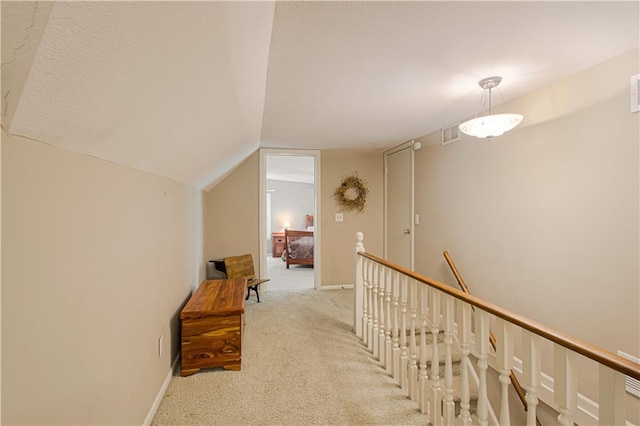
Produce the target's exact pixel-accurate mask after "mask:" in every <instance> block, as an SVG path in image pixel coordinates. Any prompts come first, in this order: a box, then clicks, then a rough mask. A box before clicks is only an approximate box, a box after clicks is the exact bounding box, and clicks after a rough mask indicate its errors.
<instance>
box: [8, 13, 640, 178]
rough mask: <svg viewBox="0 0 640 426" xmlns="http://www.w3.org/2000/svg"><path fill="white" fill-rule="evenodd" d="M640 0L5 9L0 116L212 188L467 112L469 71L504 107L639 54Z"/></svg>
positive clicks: (12, 127)
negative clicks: (282, 160)
mask: <svg viewBox="0 0 640 426" xmlns="http://www.w3.org/2000/svg"><path fill="white" fill-rule="evenodd" d="M639 4H640V3H639V2H638V1H631V2H618V1H604V2H591V1H588V2H572V1H571V2H562V1H559V2H499V1H498V2H457V1H441V2H426V1H425V2H332V1H325V2H276V3H274V2H241V1H235V2H217V1H201V2H178V1H176V2H144V1H139V2H55V3H33V2H7V1H3V2H2V101H3V105H2V126H3V127H4V128H5V130H7V131H8V132H9V133H12V134H17V135H21V136H25V137H28V138H32V139H36V140H39V141H42V142H45V143H50V144H55V145H58V146H61V147H64V148H68V149H71V150H74V151H78V152H82V153H86V154H88V155H92V156H95V157H99V158H102V159H105V160H108V161H112V162H115V163H118V164H122V165H125V166H129V167H133V168H137V169H141V170H145V171H148V172H151V173H155V174H158V175H161V176H166V177H169V178H171V179H174V180H177V181H179V182H183V183H186V184H189V185H193V186H196V187H199V188H208V187H211V186H212V185H214V184H215V183H216V182H217V181H219V179H221V178H222V177H223V176H225V175H226V174H227V173H228V172H229V171H230V170H232V169H233V168H234V167H235V166H236V165H238V164H239V163H240V162H241V161H242V160H243V159H245V158H246V157H247V156H248V155H249V154H250V153H251V152H253V151H254V150H255V149H257V148H258V147H271V148H296V149H329V148H351V149H362V150H380V149H384V148H388V147H391V146H394V145H397V144H399V143H401V142H404V141H406V140H409V139H412V138H415V137H419V136H421V135H424V134H427V133H429V132H431V131H434V130H437V129H439V128H441V127H444V126H447V125H449V124H451V123H454V122H456V121H459V120H461V119H463V118H466V117H469V116H471V115H473V114H474V113H476V112H477V109H478V106H479V99H480V94H481V90H480V88H479V87H478V86H477V81H478V80H480V79H481V78H484V77H487V76H490V75H501V76H502V77H503V83H502V85H501V86H500V91H501V93H502V95H503V97H504V99H505V100H509V99H512V98H514V97H518V96H521V95H523V94H525V93H527V92H529V91H532V90H534V89H537V88H540V87H543V86H545V85H547V84H549V83H551V82H553V81H556V80H558V79H561V78H564V77H567V76H569V75H571V74H573V73H576V72H578V71H580V70H583V69H585V68H588V67H590V66H592V65H595V64H597V63H600V62H602V61H604V60H606V59H609V58H611V57H613V56H616V55H618V54H621V53H624V52H626V51H629V50H631V49H634V48H637V47H638V45H639V39H640V36H639V27H640V23H639V22H640V14H639ZM585 90H588V88H585ZM525 119H526V118H525Z"/></svg>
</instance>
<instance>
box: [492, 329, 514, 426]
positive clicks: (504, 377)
mask: <svg viewBox="0 0 640 426" xmlns="http://www.w3.org/2000/svg"><path fill="white" fill-rule="evenodd" d="M496 326H497V328H496V333H495V337H496V363H497V366H498V373H500V383H501V384H502V393H501V395H502V396H501V399H500V425H501V426H507V425H510V424H511V419H510V417H509V383H511V380H510V379H509V374H510V373H511V367H512V365H513V327H512V326H511V324H510V323H508V322H506V321H504V320H502V319H501V318H498V319H497V320H496Z"/></svg>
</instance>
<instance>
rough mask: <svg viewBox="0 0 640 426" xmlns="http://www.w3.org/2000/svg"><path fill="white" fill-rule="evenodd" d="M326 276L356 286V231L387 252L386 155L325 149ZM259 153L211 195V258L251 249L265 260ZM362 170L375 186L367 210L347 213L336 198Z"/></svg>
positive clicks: (374, 248) (328, 283) (207, 203)
mask: <svg viewBox="0 0 640 426" xmlns="http://www.w3.org/2000/svg"><path fill="white" fill-rule="evenodd" d="M321 159H322V160H321V185H320V187H321V194H320V197H321V202H320V207H321V213H320V216H321V221H322V222H321V226H320V232H321V233H322V234H321V256H322V263H321V265H322V266H321V267H322V270H321V280H322V282H321V283H320V286H331V285H342V284H353V246H354V245H355V233H356V232H357V231H363V232H364V233H365V247H366V248H367V249H369V250H372V251H373V252H375V253H380V254H381V253H382V200H383V195H382V188H383V185H382V172H383V165H382V161H383V160H382V153H375V152H360V151H348V150H333V151H332V150H329V151H322V152H321ZM259 160H260V155H259V152H258V151H256V152H255V153H254V154H252V155H251V156H250V157H249V158H248V159H247V160H246V161H245V162H244V163H242V164H241V165H240V166H239V167H238V168H237V169H235V170H234V171H233V172H232V173H231V174H229V176H227V177H226V178H225V179H224V180H223V181H222V182H220V183H219V184H218V185H217V186H215V187H214V188H213V189H211V190H210V191H209V192H207V193H206V194H205V211H206V213H205V217H206V220H205V229H207V242H208V247H209V250H208V252H207V258H208V259H217V258H220V257H224V256H230V255H235V254H242V253H251V254H252V255H253V258H254V263H255V269H256V271H258V270H260V269H259V268H260V261H259V247H260V246H259V245H260V235H259V220H260V219H259V202H260V200H259V183H260V170H259ZM355 171H357V172H358V174H359V176H360V177H362V178H363V179H365V180H367V181H368V182H369V189H370V190H371V192H370V195H369V198H368V201H367V207H366V210H365V211H364V212H363V213H360V214H356V213H353V212H350V213H345V214H344V222H342V223H336V222H335V221H334V214H335V213H336V212H338V211H340V209H339V207H338V206H337V204H336V203H335V201H334V200H333V198H331V195H332V194H333V191H334V190H335V188H336V187H338V185H340V183H341V181H342V178H343V177H344V176H347V175H350V174H352V173H353V172H355Z"/></svg>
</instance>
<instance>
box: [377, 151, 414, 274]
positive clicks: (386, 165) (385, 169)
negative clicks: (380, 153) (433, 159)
mask: <svg viewBox="0 0 640 426" xmlns="http://www.w3.org/2000/svg"><path fill="white" fill-rule="evenodd" d="M414 143H415V140H414V139H412V140H410V141H407V142H404V143H402V144H400V145H398V146H396V147H393V148H391V149H389V150H387V151H385V152H384V225H383V229H384V230H383V232H384V248H383V253H384V254H383V255H384V258H385V259H387V258H388V252H387V250H388V247H387V243H388V241H389V237H388V234H387V232H388V228H387V221H388V219H389V211H388V205H387V200H388V186H387V177H388V161H387V157H388V156H389V155H391V154H395V153H396V152H399V151H402V150H405V149H409V150H410V152H411V188H410V190H411V221H410V229H411V262H410V264H411V270H414V260H415V259H414V258H415V237H414V235H415V173H414V157H415V155H414V151H415V150H414Z"/></svg>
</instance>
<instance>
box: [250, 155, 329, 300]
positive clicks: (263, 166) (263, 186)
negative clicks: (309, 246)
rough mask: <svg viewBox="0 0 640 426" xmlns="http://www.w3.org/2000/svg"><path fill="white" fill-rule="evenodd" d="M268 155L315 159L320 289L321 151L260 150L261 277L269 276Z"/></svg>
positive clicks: (316, 282) (315, 260) (316, 285)
mask: <svg viewBox="0 0 640 426" xmlns="http://www.w3.org/2000/svg"><path fill="white" fill-rule="evenodd" d="M267 155H286V156H298V157H313V197H314V203H313V204H314V206H313V287H314V288H315V289H318V288H319V287H320V278H321V274H320V271H321V261H322V259H321V257H320V247H321V243H320V236H321V232H320V223H321V220H320V211H321V209H320V151H319V150H311V149H276V148H260V185H259V188H260V189H259V191H260V224H259V226H258V228H259V231H258V232H259V233H260V276H261V277H266V276H267V264H266V262H265V261H264V260H265V259H266V258H267V237H266V234H265V232H266V218H267V214H266V199H267V197H266V191H267Z"/></svg>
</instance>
